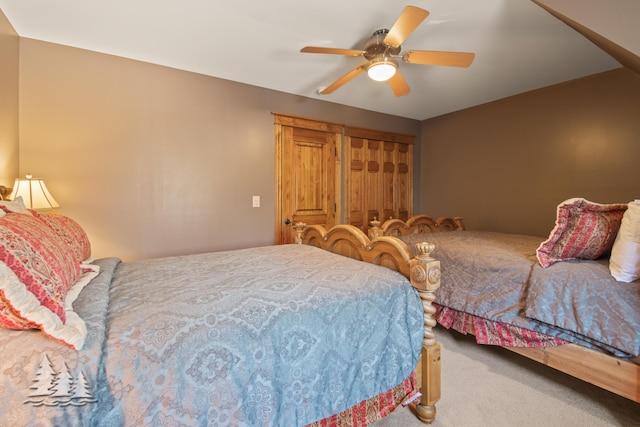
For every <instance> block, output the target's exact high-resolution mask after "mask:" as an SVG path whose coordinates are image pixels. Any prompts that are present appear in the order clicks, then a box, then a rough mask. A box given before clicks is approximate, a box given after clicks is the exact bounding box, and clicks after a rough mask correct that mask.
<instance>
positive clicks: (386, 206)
mask: <svg viewBox="0 0 640 427" xmlns="http://www.w3.org/2000/svg"><path fill="white" fill-rule="evenodd" d="M397 145H398V144H395V143H393V142H385V143H384V151H383V159H384V162H383V174H382V219H381V221H383V222H384V221H385V220H387V219H389V218H395V217H396V216H397V215H396V210H395V190H396V148H397Z"/></svg>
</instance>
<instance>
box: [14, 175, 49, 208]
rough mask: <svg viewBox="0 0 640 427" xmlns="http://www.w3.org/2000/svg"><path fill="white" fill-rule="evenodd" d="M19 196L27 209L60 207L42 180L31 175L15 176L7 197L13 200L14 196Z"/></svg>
mask: <svg viewBox="0 0 640 427" xmlns="http://www.w3.org/2000/svg"><path fill="white" fill-rule="evenodd" d="M20 196H22V200H23V202H24V205H25V206H26V207H27V209H54V208H59V207H60V205H59V204H58V202H56V200H55V199H54V198H53V196H52V195H51V193H50V192H49V190H48V189H47V186H46V185H45V183H44V180H42V179H37V178H31V175H27V177H26V179H20V178H16V181H15V182H14V184H13V191H12V192H11V195H10V196H9V199H10V200H15V199H16V197H20Z"/></svg>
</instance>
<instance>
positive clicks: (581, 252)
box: [536, 198, 627, 268]
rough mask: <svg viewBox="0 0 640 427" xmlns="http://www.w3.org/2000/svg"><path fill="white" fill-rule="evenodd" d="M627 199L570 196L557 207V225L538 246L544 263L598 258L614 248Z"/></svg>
mask: <svg viewBox="0 0 640 427" xmlns="http://www.w3.org/2000/svg"><path fill="white" fill-rule="evenodd" d="M626 210H627V204H626V203H615V204H606V205H604V204H600V203H594V202H590V201H588V200H585V199H582V198H573V199H567V200H565V201H564V202H562V203H560V204H559V205H558V208H557V215H556V225H555V227H554V228H553V230H551V234H550V235H549V238H548V239H547V240H545V241H544V242H542V243H541V244H540V246H539V247H538V249H537V250H536V255H537V257H538V261H539V262H540V265H542V267H544V268H546V267H549V266H550V265H551V264H553V263H555V262H558V261H570V260H574V259H597V258H600V257H601V256H602V255H605V254H607V253H609V252H610V251H611V248H612V246H613V242H614V240H615V238H616V235H617V233H618V229H619V228H620V222H621V221H622V215H623V214H624V212H625V211H626Z"/></svg>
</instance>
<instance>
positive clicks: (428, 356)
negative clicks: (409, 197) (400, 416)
mask: <svg viewBox="0 0 640 427" xmlns="http://www.w3.org/2000/svg"><path fill="white" fill-rule="evenodd" d="M416 249H417V250H418V255H417V256H416V257H415V258H413V259H411V260H410V261H409V266H410V280H411V284H412V285H413V287H415V288H416V289H417V290H418V293H419V294H420V298H421V299H422V306H423V308H424V339H423V340H422V354H421V356H420V363H419V364H418V368H419V369H420V370H421V375H419V378H420V379H421V384H420V392H421V393H422V397H421V398H420V403H419V404H417V405H416V408H415V410H416V413H417V416H418V418H420V420H421V421H423V422H425V423H431V422H432V421H433V419H434V418H435V416H436V407H435V404H436V402H437V401H438V400H440V343H438V342H437V341H436V337H435V333H434V332H433V328H434V327H435V326H436V319H435V317H434V314H435V312H436V310H435V308H434V307H433V304H432V303H433V301H434V300H435V294H434V291H435V290H436V289H438V288H439V287H440V261H437V260H436V259H434V258H432V257H431V252H433V250H434V249H435V247H434V245H433V244H431V243H427V242H422V243H417V244H416Z"/></svg>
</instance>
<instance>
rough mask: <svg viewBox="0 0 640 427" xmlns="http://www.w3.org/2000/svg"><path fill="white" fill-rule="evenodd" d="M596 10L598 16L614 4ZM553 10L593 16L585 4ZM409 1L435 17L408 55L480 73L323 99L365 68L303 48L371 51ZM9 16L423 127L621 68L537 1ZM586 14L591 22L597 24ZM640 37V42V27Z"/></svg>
mask: <svg viewBox="0 0 640 427" xmlns="http://www.w3.org/2000/svg"><path fill="white" fill-rule="evenodd" d="M585 1H587V2H588V3H591V5H590V6H592V7H593V6H594V4H599V5H600V6H602V5H610V3H609V1H611V0H585ZM614 1H615V2H619V3H629V4H631V2H633V3H634V4H636V5H637V4H639V3H640V2H638V1H637V0H614ZM545 3H552V4H554V6H558V7H564V8H565V9H566V8H568V9H569V12H571V9H573V10H583V11H582V13H583V15H584V14H585V12H584V7H583V6H584V3H583V2H580V1H574V0H549V1H545ZM407 4H411V5H414V6H418V7H421V8H423V9H426V10H428V11H429V12H430V16H429V17H427V19H426V20H425V21H424V22H423V23H422V24H421V25H420V26H419V27H418V28H417V29H416V30H415V31H414V32H413V33H412V34H411V35H410V36H409V37H408V39H407V40H406V41H405V43H404V44H403V45H402V50H403V51H404V50H409V49H418V50H444V51H463V52H475V53H476V59H475V61H474V63H473V64H472V65H471V67H469V68H466V69H465V68H453V67H441V66H428V65H416V64H408V63H401V64H400V71H401V72H402V75H403V76H404V77H405V79H406V81H407V83H408V84H409V86H410V88H411V93H410V94H409V95H407V96H404V97H395V96H394V95H393V92H392V91H391V89H390V88H389V86H388V85H387V84H386V83H378V82H374V81H372V80H370V79H369V78H368V77H367V76H366V74H364V73H363V74H361V75H359V76H358V77H356V78H355V79H354V80H352V81H351V82H349V83H347V84H346V85H345V86H343V87H342V88H340V89H338V90H337V91H336V92H334V93H333V94H331V95H319V94H318V93H317V91H318V89H319V88H324V87H325V86H327V85H329V84H330V83H331V82H333V81H334V80H336V79H337V78H339V77H340V76H342V75H343V74H345V73H346V72H347V71H349V70H351V69H353V68H355V67H356V66H358V65H359V64H360V63H361V62H362V61H363V59H361V58H353V57H343V56H338V55H319V54H308V53H300V49H301V48H302V47H304V46H307V45H313V46H326V47H337V48H347V49H362V43H363V42H364V41H365V40H366V39H367V38H368V37H369V36H370V35H371V33H372V32H373V31H375V30H377V29H380V28H390V27H391V26H392V25H393V23H394V22H395V20H396V18H397V17H398V16H399V15H400V12H401V11H402V9H403V8H404V6H405V5H407ZM0 9H1V10H2V11H3V12H4V14H5V15H6V17H7V19H8V20H9V22H10V23H11V24H12V25H13V27H14V29H15V30H16V32H17V33H18V34H19V35H20V36H21V37H25V38H32V39H37V40H43V41H47V42H52V43H58V44H62V45H68V46H73V47H78V48H83V49H88V50H93V51H97V52H103V53H108V54H112V55H117V56H122V57H126V58H132V59H137V60H141V61H146V62H150V63H154V64H160V65H165V66H168V67H173V68H177V69H181V70H188V71H193V72H196V73H201V74H205V75H210V76H214V77H219V78H222V79H227V80H232V81H236V82H241V83H246V84H250V85H255V86H260V87H264V88H269V89H274V90H278V91H282V92H286V93H291V94H296V95H301V96H306V97H311V98H318V99H323V100H326V101H330V102H336V103H339V104H345V105H350V106H354V107H359V108H364V109H367V110H373V111H378V112H382V113H387V114H392V115H397V116H402V117H408V118H412V119H416V120H423V119H426V118H431V117H435V116H438V115H441V114H445V113H449V112H452V111H456V110H460V109H464V108H467V107H471V106H474V105H478V104H482V103H486V102H489V101H493V100H496V99H500V98H504V97H507V96H510V95H515V94H518V93H522V92H526V91H529V90H533V89H537V88H540V87H544V86H548V85H552V84H555V83H560V82H563V81H567V80H572V79H575V78H579V77H582V76H586V75H590V74H594V73H598V72H602V71H606V70H609V69H612V68H617V67H620V64H619V63H618V62H617V61H615V60H614V59H613V58H611V57H610V56H609V55H608V54H606V53H605V52H604V51H602V50H600V49H599V48H597V47H596V46H595V45H593V44H592V43H591V42H589V41H588V40H587V39H586V38H584V37H583V36H582V35H580V34H579V33H577V32H576V31H574V30H573V29H571V28H570V27H568V26H567V25H565V24H564V23H562V22H561V21H559V20H558V19H556V18H554V17H553V16H551V15H550V14H549V13H548V12H546V11H545V10H543V9H542V8H540V7H539V6H538V5H536V4H535V3H533V2H532V1H530V0H483V1H479V0H414V1H412V2H411V3H403V2H391V1H389V0H346V1H345V0H324V1H301V0H269V1H259V0H254V1H247V0H244V1H242V0H235V1H221V0H217V1H216V0H182V1H177V0H173V1H171V0H135V1H131V0H110V1H87V0H20V1H18V0H0ZM634 9H635V11H636V12H637V11H638V7H637V6H634ZM591 10H593V9H591ZM563 12H564V13H566V12H567V11H566V10H563ZM620 12H622V11H620ZM586 15H587V16H586V18H585V19H586V20H587V21H588V20H589V19H592V18H593V16H590V15H589V14H588V13H586ZM619 15H620V16H624V15H625V14H624V13H619ZM612 25H613V26H614V27H615V25H616V24H615V22H614V23H613V24H611V25H609V27H608V28H611V26H612ZM634 28H635V25H634ZM631 39H632V40H634V42H637V40H640V37H637V32H636V31H635V30H634V32H633V34H632V36H631Z"/></svg>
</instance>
